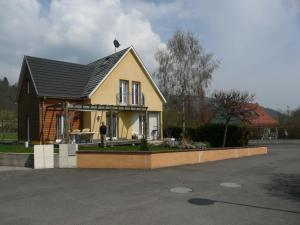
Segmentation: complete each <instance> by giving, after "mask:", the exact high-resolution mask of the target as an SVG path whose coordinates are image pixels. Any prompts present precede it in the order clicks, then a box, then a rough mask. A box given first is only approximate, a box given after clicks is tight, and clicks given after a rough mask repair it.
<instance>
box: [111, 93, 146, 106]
mask: <svg viewBox="0 0 300 225" xmlns="http://www.w3.org/2000/svg"><path fill="white" fill-rule="evenodd" d="M116 103H117V105H139V106H143V105H145V96H144V94H143V93H140V94H139V95H136V94H133V93H126V94H117V96H116Z"/></svg>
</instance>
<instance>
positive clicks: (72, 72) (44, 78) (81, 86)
mask: <svg viewBox="0 0 300 225" xmlns="http://www.w3.org/2000/svg"><path fill="white" fill-rule="evenodd" d="M127 50H128V48H126V49H124V50H121V51H119V52H116V53H114V54H112V55H110V56H106V57H104V58H102V59H99V60H97V61H94V62H92V63H90V64H88V65H83V64H77V63H69V62H63V61H57V60H50V59H44V58H38V57H32V56H25V58H26V60H27V62H28V65H29V68H30V71H31V75H32V79H33V80H34V83H35V85H36V89H37V94H38V96H46V97H59V98H67V99H79V98H86V97H88V95H89V94H90V93H91V92H92V91H93V90H94V88H96V86H97V85H98V84H99V83H100V82H101V81H102V79H103V78H104V77H105V75H106V74H107V73H108V72H109V71H110V70H111V69H112V68H113V67H114V65H115V64H116V63H117V62H118V61H119V60H120V58H121V57H122V56H123V55H124V53H125V52H126V51H127Z"/></svg>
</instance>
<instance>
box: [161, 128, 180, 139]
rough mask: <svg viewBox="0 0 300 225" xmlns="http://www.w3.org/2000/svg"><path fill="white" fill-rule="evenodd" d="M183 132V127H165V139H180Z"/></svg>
mask: <svg viewBox="0 0 300 225" xmlns="http://www.w3.org/2000/svg"><path fill="white" fill-rule="evenodd" d="M181 132H182V128H181V127H165V128H164V137H168V138H172V137H173V138H176V139H179V138H180V134H181Z"/></svg>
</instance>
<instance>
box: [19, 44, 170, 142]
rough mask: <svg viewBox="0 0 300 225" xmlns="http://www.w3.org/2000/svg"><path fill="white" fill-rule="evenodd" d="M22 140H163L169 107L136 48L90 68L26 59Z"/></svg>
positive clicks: (21, 89)
mask: <svg viewBox="0 0 300 225" xmlns="http://www.w3.org/2000/svg"><path fill="white" fill-rule="evenodd" d="M17 96H18V112H19V113H18V114H19V118H18V123H19V131H18V137H19V140H27V141H40V142H44V141H45V140H49V141H59V140H63V139H69V138H70V136H72V135H75V134H77V133H80V134H85V135H86V134H89V137H92V138H93V139H99V138H100V137H99V127H100V125H101V124H102V123H103V122H104V123H105V124H106V126H107V129H108V132H107V138H109V139H112V140H120V139H138V138H141V137H144V136H146V137H147V138H148V139H155V140H159V139H162V130H163V125H162V113H163V104H164V103H165V102H166V100H165V98H164V97H163V95H162V93H161V92H160V90H159V89H158V87H157V86H156V84H155V82H154V81H153V79H152V77H151V75H150V73H149V72H148V71H147V69H146V67H145V66H144V64H143V62H142V60H141V59H140V57H139V56H138V54H137V53H136V51H135V49H134V48H133V47H129V48H126V49H123V50H121V51H118V52H116V53H114V54H112V55H109V56H106V57H104V58H101V59H99V60H96V61H94V62H92V63H89V64H87V65H83V64H77V63H69V62H62V61H57V60H50V59H44V58H37V57H32V56H24V60H23V64H22V68H21V73H20V79H19V87H18V95H17Z"/></svg>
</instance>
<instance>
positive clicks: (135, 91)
mask: <svg viewBox="0 0 300 225" xmlns="http://www.w3.org/2000/svg"><path fill="white" fill-rule="evenodd" d="M140 96H141V83H140V82H136V81H132V98H131V101H132V104H133V105H139V104H140Z"/></svg>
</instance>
